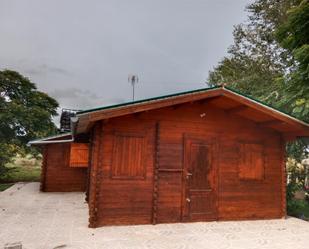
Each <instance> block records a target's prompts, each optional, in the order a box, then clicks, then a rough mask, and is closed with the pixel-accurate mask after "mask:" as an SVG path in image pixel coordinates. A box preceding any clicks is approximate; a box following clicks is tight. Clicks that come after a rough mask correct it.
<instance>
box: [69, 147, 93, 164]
mask: <svg viewBox="0 0 309 249" xmlns="http://www.w3.org/2000/svg"><path fill="white" fill-rule="evenodd" d="M88 147H89V145H88V144H87V143H71V150H70V167H88V157H89V150H88Z"/></svg>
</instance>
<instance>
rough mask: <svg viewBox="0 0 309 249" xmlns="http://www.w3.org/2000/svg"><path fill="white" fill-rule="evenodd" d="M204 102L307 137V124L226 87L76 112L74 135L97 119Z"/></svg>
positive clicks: (258, 122) (288, 132)
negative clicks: (76, 123)
mask: <svg viewBox="0 0 309 249" xmlns="http://www.w3.org/2000/svg"><path fill="white" fill-rule="evenodd" d="M204 99H205V100H210V101H211V102H212V104H214V105H217V106H218V107H219V108H222V109H224V110H225V111H226V112H227V113H233V114H237V115H240V116H243V117H244V118H247V119H251V120H252V121H254V122H256V123H257V124H259V125H261V126H267V127H269V128H273V129H275V130H277V131H278V132H281V133H286V134H293V135H295V136H309V124H308V123H306V122H303V121H301V120H299V119H297V118H295V117H293V116H291V115H289V114H287V113H285V112H282V111H280V110H278V109H275V108H273V107H271V106H269V105H267V104H265V103H263V102H261V101H258V100H256V99H254V98H252V97H249V96H246V95H244V94H241V93H240V92H238V91H235V90H233V89H231V88H229V87H226V86H216V87H211V88H203V89H198V90H193V91H188V92H181V93H176V94H170V95H164V96H160V97H156V98H149V99H144V100H138V101H133V102H127V103H122V104H117V105H110V106H103V107H99V108H94V109H89V110H84V111H80V112H77V117H78V119H79V121H78V125H77V127H76V132H77V133H82V132H87V131H88V130H89V128H90V127H91V126H92V125H93V124H94V122H96V121H98V120H104V119H109V118H113V117H119V116H124V115H128V114H133V113H138V112H143V111H149V110H154V109H158V108H163V107H168V106H173V105H178V104H182V103H186V102H194V101H201V100H204Z"/></svg>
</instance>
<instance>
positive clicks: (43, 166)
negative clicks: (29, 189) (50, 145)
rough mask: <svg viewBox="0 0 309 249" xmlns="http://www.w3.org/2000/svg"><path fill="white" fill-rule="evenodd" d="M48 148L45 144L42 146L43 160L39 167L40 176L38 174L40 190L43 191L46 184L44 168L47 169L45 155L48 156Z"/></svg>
mask: <svg viewBox="0 0 309 249" xmlns="http://www.w3.org/2000/svg"><path fill="white" fill-rule="evenodd" d="M47 154H48V149H47V145H45V146H43V161H42V169H41V176H40V178H41V179H40V180H41V183H40V191H42V192H44V191H45V186H46V183H45V181H46V170H47V157H48V155H47Z"/></svg>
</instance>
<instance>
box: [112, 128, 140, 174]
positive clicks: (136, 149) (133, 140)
mask: <svg viewBox="0 0 309 249" xmlns="http://www.w3.org/2000/svg"><path fill="white" fill-rule="evenodd" d="M114 139H115V140H114V149H113V159H112V160H113V161H112V169H111V177H112V178H113V179H144V178H145V172H146V168H145V157H144V150H145V136H144V135H142V134H126V133H116V134H115V138H114Z"/></svg>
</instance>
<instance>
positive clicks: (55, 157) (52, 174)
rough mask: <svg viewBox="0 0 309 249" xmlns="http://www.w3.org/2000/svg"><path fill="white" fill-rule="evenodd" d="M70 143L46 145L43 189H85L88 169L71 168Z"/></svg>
mask: <svg viewBox="0 0 309 249" xmlns="http://www.w3.org/2000/svg"><path fill="white" fill-rule="evenodd" d="M69 160H70V143H60V144H49V145H45V149H44V154H43V169H42V175H43V177H42V179H41V181H42V183H41V185H42V187H41V189H42V191H46V192H71V191H85V189H86V176H87V170H86V169H84V168H71V167H70V166H69Z"/></svg>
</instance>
